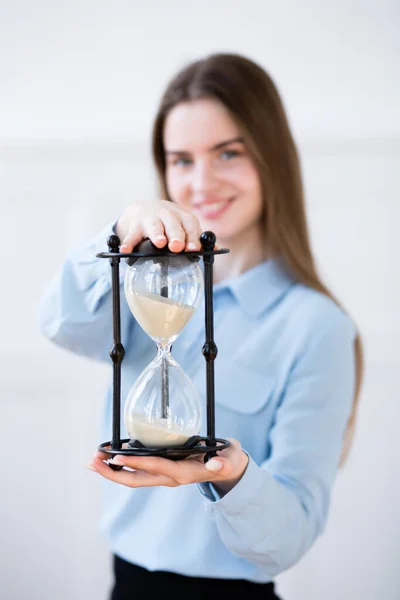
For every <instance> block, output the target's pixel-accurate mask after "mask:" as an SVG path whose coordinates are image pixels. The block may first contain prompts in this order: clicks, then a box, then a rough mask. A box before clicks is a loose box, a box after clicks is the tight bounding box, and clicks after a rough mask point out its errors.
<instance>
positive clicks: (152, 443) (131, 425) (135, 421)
mask: <svg viewBox="0 0 400 600" xmlns="http://www.w3.org/2000/svg"><path fill="white" fill-rule="evenodd" d="M126 425H127V430H128V433H129V435H130V436H131V439H134V440H139V442H141V443H142V444H143V445H144V446H147V447H148V448H157V447H160V448H161V447H164V446H182V445H183V444H184V443H185V442H187V440H188V439H189V438H190V437H192V436H193V435H196V433H197V432H195V431H185V430H183V429H180V428H179V427H177V425H175V424H174V423H170V424H169V426H168V421H167V419H159V420H158V421H156V422H154V423H148V422H147V421H146V420H145V418H144V417H143V416H142V415H137V414H132V415H131V416H130V418H129V420H128V423H127V424H126Z"/></svg>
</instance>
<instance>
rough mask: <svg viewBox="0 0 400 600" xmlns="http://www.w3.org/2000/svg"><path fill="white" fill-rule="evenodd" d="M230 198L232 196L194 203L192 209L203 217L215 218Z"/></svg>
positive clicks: (219, 214)
mask: <svg viewBox="0 0 400 600" xmlns="http://www.w3.org/2000/svg"><path fill="white" fill-rule="evenodd" d="M232 200H233V198H224V199H223V200H206V201H204V202H199V203H197V204H195V205H194V209H195V210H196V211H197V212H198V213H199V214H200V215H201V216H202V217H203V218H205V219H216V218H218V217H220V216H221V215H222V214H223V213H224V212H225V211H226V210H227V208H228V207H229V205H230V204H231V202H232Z"/></svg>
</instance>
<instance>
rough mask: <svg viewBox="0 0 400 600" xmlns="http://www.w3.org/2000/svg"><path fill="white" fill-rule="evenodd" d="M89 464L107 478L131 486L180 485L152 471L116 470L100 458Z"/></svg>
mask: <svg viewBox="0 0 400 600" xmlns="http://www.w3.org/2000/svg"><path fill="white" fill-rule="evenodd" d="M88 466H89V468H91V469H92V470H94V471H96V472H97V473H98V474H99V475H101V476H102V477H104V478H105V479H108V480H109V481H113V482H114V483H119V484H122V485H125V486H127V487H131V488H138V487H152V486H160V485H161V486H166V487H176V486H177V485H178V484H177V483H176V482H175V481H174V480H173V479H171V478H169V477H165V476H163V475H154V474H152V473H148V472H147V471H141V470H137V471H128V470H126V469H121V470H120V471H114V470H113V469H111V467H110V466H109V465H108V464H107V463H105V462H104V461H103V460H101V459H99V458H93V459H92V461H91V462H90V463H89V465H88Z"/></svg>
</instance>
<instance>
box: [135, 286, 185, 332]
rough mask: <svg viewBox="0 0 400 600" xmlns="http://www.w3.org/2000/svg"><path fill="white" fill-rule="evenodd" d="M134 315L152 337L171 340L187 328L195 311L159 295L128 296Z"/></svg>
mask: <svg viewBox="0 0 400 600" xmlns="http://www.w3.org/2000/svg"><path fill="white" fill-rule="evenodd" d="M126 299H127V302H128V304H129V307H130V309H131V311H132V313H133V314H134V315H135V317H136V319H137V321H138V322H139V323H140V325H141V326H142V327H143V329H144V330H145V331H146V332H147V333H148V334H149V335H150V336H152V337H155V338H159V339H169V338H172V337H175V336H177V335H178V334H179V333H180V331H181V330H182V329H183V328H184V327H185V325H186V323H187V322H188V321H189V319H190V317H191V316H192V315H193V313H194V311H195V309H194V308H193V307H192V306H187V305H186V304H184V305H182V304H178V303H177V302H174V301H173V300H172V299H170V298H164V297H162V296H158V295H157V294H135V293H128V294H126Z"/></svg>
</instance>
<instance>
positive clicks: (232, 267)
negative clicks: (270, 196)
mask: <svg viewBox="0 0 400 600" xmlns="http://www.w3.org/2000/svg"><path fill="white" fill-rule="evenodd" d="M263 229H264V228H263V227H262V226H261V225H260V224H257V225H256V226H253V227H251V228H249V229H246V230H245V231H243V232H241V233H240V235H237V236H235V237H234V238H229V239H224V240H223V239H220V238H219V239H218V240H217V245H218V247H219V248H228V249H229V250H230V252H229V253H228V254H223V255H221V258H220V257H219V256H218V254H217V255H216V257H215V260H214V269H213V273H214V283H218V282H220V281H223V280H224V279H230V278H231V277H236V276H238V275H240V274H241V273H244V272H245V271H248V270H249V269H251V268H252V267H255V266H256V265H259V264H260V263H261V262H263V261H264V260H266V258H267V256H266V251H265V242H264V231H263Z"/></svg>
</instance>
